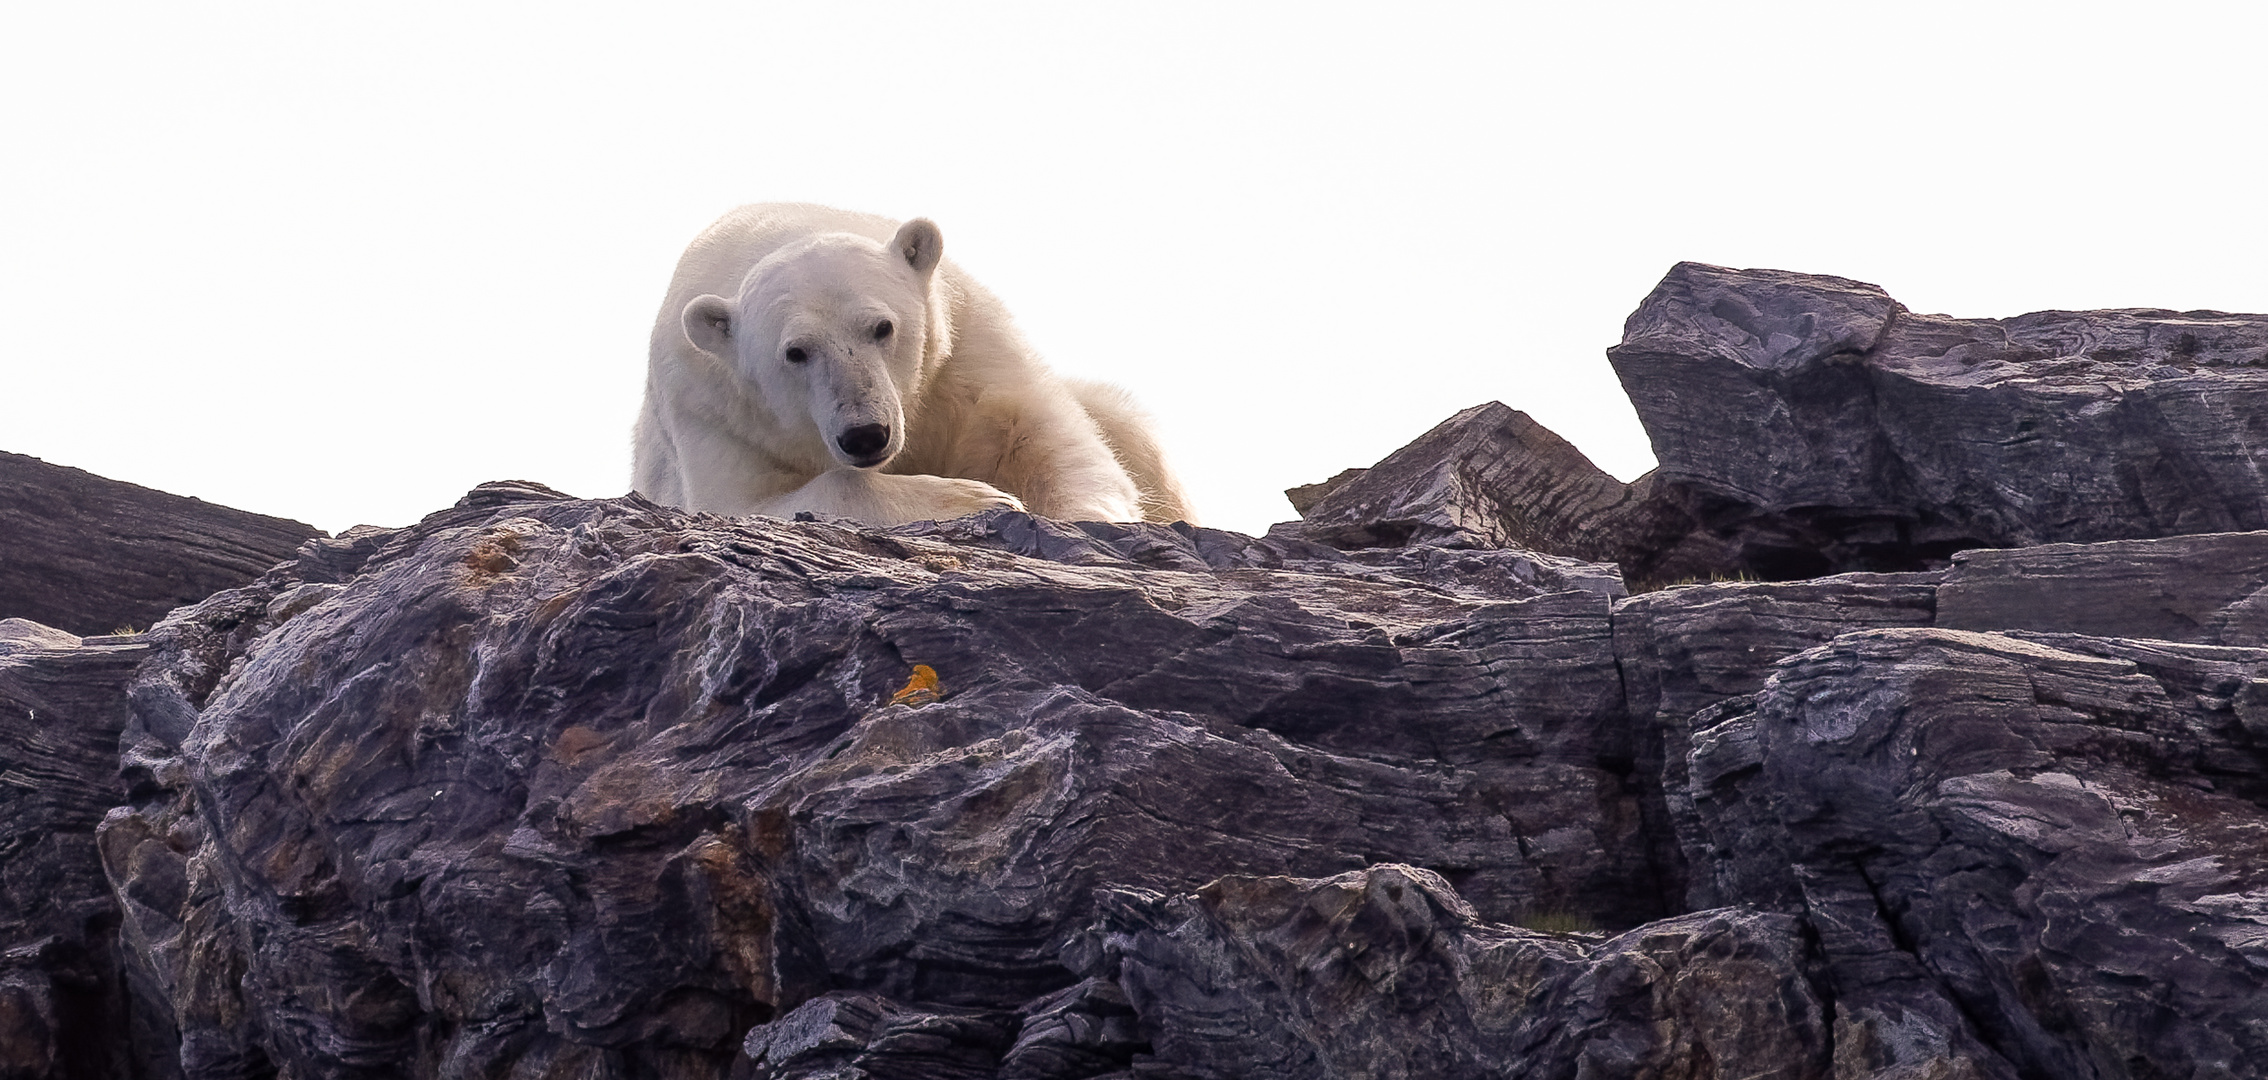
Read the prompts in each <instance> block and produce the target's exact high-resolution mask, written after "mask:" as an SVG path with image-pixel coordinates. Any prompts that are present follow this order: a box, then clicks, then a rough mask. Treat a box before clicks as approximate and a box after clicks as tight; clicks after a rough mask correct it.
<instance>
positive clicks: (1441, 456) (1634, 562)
mask: <svg viewBox="0 0 2268 1080" xmlns="http://www.w3.org/2000/svg"><path fill="white" fill-rule="evenodd" d="M1285 494H1286V495H1287V496H1290V497H1291V499H1292V503H1293V505H1294V506H1295V507H1296V508H1297V509H1298V510H1299V513H1300V515H1301V518H1302V520H1300V521H1298V522H1288V523H1285V524H1282V525H1278V526H1276V527H1275V528H1274V529H1272V530H1270V532H1269V536H1270V538H1271V539H1277V538H1281V539H1291V538H1298V539H1304V540H1311V541H1317V542H1320V543H1324V544H1329V545H1332V546H1335V547H1341V548H1350V549H1360V548H1376V547H1386V548H1395V547H1402V546H1405V545H1413V544H1426V545H1446V546H1454V547H1487V548H1515V549H1520V550H1526V551H1537V552H1550V553H1552V554H1554V555H1560V556H1566V557H1570V558H1575V559H1582V560H1586V561H1589V562H1594V563H1617V564H1620V565H1621V567H1622V570H1623V574H1624V575H1625V576H1626V577H1627V578H1629V579H1630V580H1631V581H1633V582H1636V583H1639V584H1640V585H1641V587H1653V586H1656V585H1659V584H1662V583H1665V582H1669V581H1675V580H1680V579H1690V578H1694V577H1702V576H1707V575H1709V574H1712V573H1720V572H1725V571H1727V570H1728V569H1729V568H1731V567H1732V566H1733V561H1732V555H1731V553H1730V551H1729V550H1727V549H1726V548H1725V547H1724V546H1723V545H1722V544H1721V543H1719V542H1718V541H1717V540H1716V539H1715V538H1713V537H1710V536H1708V535H1706V534H1704V533H1701V532H1700V531H1699V530H1698V528H1697V526H1696V523H1695V522H1694V520H1693V518H1692V517H1691V516H1690V515H1689V514H1688V513H1686V512H1685V511H1684V510H1683V509H1682V508H1681V507H1680V506H1678V505H1677V504H1676V503H1675V502H1674V501H1671V500H1665V499H1662V498H1659V497H1656V496H1655V494H1654V481H1653V478H1652V476H1651V475H1649V476H1647V477H1642V478H1640V479H1639V480H1638V481H1637V482H1636V483H1633V484H1625V483H1623V482H1622V481H1620V480H1617V479H1615V478H1614V477H1613V476H1610V475H1608V474H1607V473H1606V472H1604V471H1602V470H1600V469H1599V468H1598V467H1597V466H1595V465H1593V464H1591V461H1590V459H1589V458H1586V457H1584V456H1583V454H1582V452H1581V451H1579V450H1577V449H1575V447H1574V446H1573V445H1571V444H1570V443H1568V442H1567V440H1565V439H1562V438H1560V437H1559V436H1557V435H1555V434H1553V433H1552V432H1551V430H1550V429H1548V428H1546V427H1544V426H1543V425H1541V424H1538V423H1536V422H1535V421H1534V420H1533V419H1531V418H1530V417H1529V416H1528V414H1526V413H1523V412H1520V411H1519V410H1517V409H1511V408H1507V407H1505V406H1504V405H1502V404H1499V403H1497V402H1490V403H1488V404H1486V405H1478V406H1475V407H1473V408H1470V409H1466V410H1465V411H1463V412H1461V413H1458V414H1457V415H1455V416H1452V417H1450V418H1449V419H1447V420H1444V421H1442V422H1441V423H1440V424H1438V425H1436V426H1435V427H1434V429H1433V430H1431V431H1429V432H1426V433H1425V434H1424V435H1422V436H1419V437H1418V439H1417V440H1416V441H1414V442H1412V443H1410V444H1409V445H1408V446H1405V447H1403V448H1401V449H1400V450H1397V451H1395V452H1394V453H1393V454H1391V455H1388V456H1387V458H1386V459H1385V460H1383V461H1380V462H1379V463H1378V464H1376V465H1373V466H1371V467H1369V468H1367V469H1350V470H1348V471H1346V472H1343V473H1340V474H1339V475H1337V476H1334V477H1332V478H1331V479H1330V480H1328V481H1326V482H1324V483H1322V484H1311V485H1308V486H1307V487H1303V488H1294V489H1292V490H1291V491H1289V492H1286V493H1285Z"/></svg>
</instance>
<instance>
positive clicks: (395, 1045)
mask: <svg viewBox="0 0 2268 1080" xmlns="http://www.w3.org/2000/svg"><path fill="white" fill-rule="evenodd" d="M2176 325H2189V326H2191V327H2193V329H2191V330H2189V331H2181V332H2177V331H2175V330H2172V329H2169V327H2173V326H2176ZM2041 327H2054V328H2057V329H2055V330H2054V331H2053V333H2050V331H2048V330H2042V329H2040V328H2041ZM2196 327H2204V328H2205V329H2195V328H2196ZM2184 332H2186V333H2190V334H2192V335H2193V336H2192V339H2191V341H2192V344H2190V345H2184V344H2183V338H2182V337H2181V336H2180V334H2181V333H2184ZM2054 334H2065V335H2066V336H2069V337H2070V338H2071V340H2072V341H2073V342H2075V343H2076V344H2074V345H2073V346H2071V348H2072V349H2078V350H2079V351H2077V352H2073V351H2071V350H2070V349H2063V350H2062V351H2057V350H2056V349H2049V348H2048V347H2047V346H2045V345H2040V344H2038V343H2039V342H2041V341H2046V340H2049V339H2050V338H2052V337H2053V335H2054ZM1963 335H1966V336H1963ZM2248 335H2251V336H2248ZM2054 340H2059V341H2060V340H2062V339H2060V338H2055V339H2054ZM2254 341H2268V319H2261V318H2254V317H2238V316H2223V315H2211V314H2199V313H2191V314H2188V315H2178V316H2177V315H2172V314H2169V313H2162V312H2107V313H2082V314H2058V315H2054V316H2026V317H2024V318H2022V319H2016V320H2008V321H2006V322H2005V323H1983V322H1961V321H1955V320H1944V319H1937V318H1935V317H1929V316H1916V315H1913V314H1912V313H1909V312H1905V311H1904V310H1903V309H1902V308H1899V307H1898V306H1897V305H1896V304H1895V303H1894V302H1891V301H1889V300H1888V299H1887V298H1886V297H1882V296H1881V294H1880V292H1879V290H1873V289H1872V288H1871V287H1870V286H1860V285H1858V284H1856V283H1852V282H1845V281H1841V280H1840V279H1821V278H1800V277H1797V276H1795V275H1787V274H1777V273H1768V272H1733V271H1724V270H1718V269H1715V268H1709V267H1698V266H1691V265H1687V266H1680V267H1679V268H1677V269H1676V270H1674V271H1673V272H1672V274H1671V276H1670V278H1669V279H1668V280H1666V281H1665V282H1664V284H1663V286H1662V288H1661V289H1659V290H1657V291H1656V293H1655V294H1654V296H1652V297H1650V298H1648V300H1647V302H1646V305H1645V306H1644V307H1642V308H1641V309H1640V311H1639V312H1638V314H1637V315H1634V316H1633V318H1632V322H1631V333H1630V336H1629V337H1628V338H1627V339H1626V340H1625V342H1624V344H1623V345H1622V346H1620V347H1619V348H1618V349H1617V350H1615V352H1614V357H1615V360H1616V363H1617V365H1618V370H1620V371H1621V372H1622V373H1623V375H1624V378H1625V382H1626V385H1628V386H1629V387H1630V389H1631V392H1632V395H1633V399H1634V400H1636V401H1638V402H1639V406H1640V408H1639V411H1640V414H1641V416H1642V417H1646V418H1647V419H1648V422H1649V425H1650V430H1653V431H1654V432H1655V437H1656V441H1657V447H1658V449H1659V450H1660V453H1661V457H1662V461H1663V467H1662V469H1661V470H1660V471H1659V472H1657V473H1656V474H1654V475H1652V476H1650V477H1648V478H1645V479H1643V480H1641V481H1640V482H1638V483H1636V484H1622V483H1620V482H1619V481H1616V480H1614V479H1613V478H1612V477H1607V476H1605V475H1604V474H1602V473H1599V472H1598V470H1596V469H1594V468H1591V467H1590V466H1589V463H1588V462H1585V461H1583V460H1582V457H1581V455H1580V454H1579V453H1576V452H1575V451H1574V450H1573V448H1572V447H1569V446H1568V445H1567V444H1566V443H1564V442H1563V441H1561V440H1559V439H1558V438H1557V437H1556V436H1553V435H1551V433H1550V432H1548V431H1546V430H1544V429H1542V428H1541V427H1539V426H1537V425H1535V424H1534V422H1533V421H1532V420H1529V419H1528V418H1527V417H1525V416H1523V415H1521V414H1519V413H1517V412H1514V411H1513V410H1510V409H1506V408H1504V407H1503V406H1484V407H1481V408H1478V409H1474V410H1469V411H1467V412H1466V413H1463V414H1460V415H1459V416H1458V417H1455V418H1452V419H1451V420H1450V421H1448V422H1446V423H1445V424H1444V425H1443V426H1442V427H1441V428H1439V429H1436V430H1435V431H1434V432H1432V433H1429V434H1428V435H1426V436H1425V437H1423V438H1421V439H1420V440H1419V441H1418V442H1416V443H1413V444H1412V445H1411V446H1410V447H1408V448H1405V449H1404V450H1403V451H1400V452H1398V453H1397V454H1395V455H1393V456H1391V457H1389V458H1388V459H1386V460H1385V461H1383V462H1380V463H1378V464H1377V465H1375V466H1372V467H1370V468H1369V469H1367V470H1363V471H1359V472H1353V473H1350V474H1343V475H1342V476H1341V477H1337V478H1334V479H1333V480H1332V481H1330V482H1326V483H1325V484H1321V485H1315V486H1312V487H1311V488H1310V489H1307V490H1305V491H1303V492H1302V493H1301V495H1300V496H1299V498H1300V501H1301V502H1303V503H1304V504H1305V507H1304V515H1305V516H1304V518H1303V520H1301V521H1299V522H1293V523H1287V524H1286V525H1283V526H1279V527H1278V528H1277V529H1276V530H1274V531H1273V532H1272V533H1271V534H1270V535H1269V536H1266V537H1260V538H1253V537H1246V536H1239V535H1236V534H1232V533H1226V532H1219V531H1214V530H1206V529H1196V528H1189V527H1185V526H1176V527H1171V528H1167V527H1160V526H1148V525H1099V524H1093V523H1064V522H1054V521H1048V520H1044V519H1037V518H1033V517H1030V516H1027V515H1023V514H1018V513H1011V512H996V513H993V514H989V515H985V516H980V517H976V518H969V519H963V520H961V521H955V522H946V523H940V524H934V525H917V526H911V527H907V528H902V529H895V530H873V529H863V528H857V527H851V526H847V525H844V524H840V523H832V522H824V521H797V522H785V521H771V520H764V519H752V520H746V521H733V520H724V519H719V518H715V517H709V516H704V515H693V514H686V513H682V512H679V511H676V510H672V509H668V508H665V507H660V506H656V505H653V504H651V503H648V502H645V501H644V500H641V499H638V498H635V497H626V498H622V499H608V500H577V499H571V498H567V497H565V496H561V495H559V494H557V493H555V492H551V491H549V490H547V489H544V488H542V487H540V486H537V485H532V484H521V483H508V484H492V485H487V486H484V487H482V488H480V489H476V490H475V491H474V492H473V493H471V494H470V495H468V496H467V497H466V498H465V499H464V500H463V501H461V502H459V503H458V504H457V505H456V506H454V507H452V508H449V509H447V510H443V511H440V512H438V513H435V514H433V515H431V516H429V517H428V518H426V519H425V520H424V521H422V522H419V523H418V524H416V525H414V526H410V527H408V528H403V529H358V530H355V531H352V532H350V533H347V534H345V535H342V536H339V537H335V538H323V537H317V538H314V539H311V540H308V541H307V542H306V543H304V544H302V545H300V546H299V547H298V549H297V550H296V552H294V553H293V557H292V558H291V559H289V560H288V561H284V562H282V563H280V564H279V565H276V566H274V567H273V568H272V569H267V570H265V571H264V572H260V573H258V574H257V575H256V576H255V575H251V574H247V575H245V576H244V577H243V578H240V579H239V580H238V581H236V582H234V583H231V585H232V587H229V588H225V589H222V590H221V591H218V592H215V593H213V594H212V595H210V596H209V597H205V598H203V599H202V600H200V601H199V602H197V603H195V604H193V605H190V606H187V607H183V608H180V609H178V610H176V611H174V612H173V613H172V614H171V615H170V616H168V617H166V618H165V619H164V620H163V621H161V622H159V623H158V624H157V625H156V626H154V627H152V628H151V629H150V630H149V631H148V632H147V633H145V634H138V635H132V636H127V637H98V638H80V637H77V636H75V635H72V634H68V633H62V632H58V631H54V630H50V629H46V628H44V627H40V626H38V625H36V624H32V623H28V622H21V621H18V622H13V623H0V775H4V777H5V779H6V785H5V786H4V787H0V790H5V791H6V792H7V793H8V795H7V798H8V799H9V800H10V802H9V805H8V807H7V808H6V812H5V813H4V814H0V888H4V889H5V890H6V891H5V897H6V900H7V908H6V910H5V912H4V913H0V916H4V917H5V919H6V921H4V922H0V948H4V949H5V952H4V953H0V965H4V966H0V1075H6V1076H11V1077H13V1076H23V1077H129V1076H135V1077H195V1078H224V1077H225V1078H238V1077H242V1078H251V1077H267V1076H283V1077H394V1076H418V1077H513V1078H539V1077H541V1078H551V1077H559V1078H566V1077H622V1078H630V1077H671V1078H675V1077H688V1078H690V1077H737V1078H775V1077H777V1078H787V1077H798V1078H810V1080H818V1078H830V1080H849V1078H857V1077H873V1078H894V1077H942V1078H950V1077H981V1078H1022V1080H1074V1078H1113V1080H1126V1078H1132V1077H1156V1078H1176V1077H1179V1078H1199V1077H1223V1078H1227V1077H1235V1078H1273V1077H1281V1078H1309V1077H1348V1078H1355V1077H1363V1078H1369V1077H1413V1078H1414V1077H1462V1076H1474V1077H1479V1076H1533V1077H1787V1078H1798V1077H1804V1078H1809V1077H1820V1078H1826V1077H1836V1078H1861V1077H1868V1078H1881V1080H1891V1078H1898V1080H1905V1078H1924V1077H1933V1078H1952V1077H1980V1078H1981V1077H1991V1078H2009V1080H2015V1078H2035V1077H2138V1078H2139V1077H2166V1076H2184V1077H2210V1076H2229V1077H2236V1076H2260V1075H2264V1074H2268V992H2264V991H2268V532H2246V531H2240V530H2242V529H2245V528H2257V527H2259V526H2260V525H2262V524H2268V522H2262V521H2261V519H2260V515H2261V514H2262V513H2263V512H2268V507H2264V506H2263V499H2264V497H2268V496H2264V495H2263V493H2262V492H2260V491H2259V490H2257V489H2255V488H2249V487H2246V486H2245V484H2244V478H2245V476H2247V475H2251V476H2254V477H2257V475H2258V467H2259V466H2261V465H2263V464H2268V462H2263V461H2262V458H2263V457H2268V439H2261V438H2257V437H2255V436H2256V435H2258V434H2260V433H2258V432H2255V431H2254V430H2253V428H2251V427H2248V426H2247V425H2250V424H2257V423H2258V417H2259V415H2261V414H2260V413H2259V412H2258V411H2256V410H2253V411H2248V410H2247V408H2246V407H2244V406H2243V405H2242V400H2243V397H2242V396H2243V395H2245V394H2256V393H2258V392H2259V387H2260V386H2262V385H2268V383H2264V382H2255V381H2254V380H2255V379H2268V372H2263V371H2256V370H2255V369H2254V368H2253V367H2251V366H2249V365H2251V362H2252V360H2253V359H2254V357H2253V356H2252V355H2251V354H2247V353H2245V352H2244V350H2245V349H2249V348H2252V347H2253V346H2252V345H2251V344H2250V343H2251V342H2254ZM1915 342H1920V343H1921V344H1918V345H1917V344H1914V343H1915ZM2011 342H2014V343H2016V344H2010V343H2011ZM2026 343H2029V344H2026ZM2090 343H2091V344H2090ZM2105 343H2109V344H2105ZM2018 346H2021V348H2019V347H2018ZM2059 348H2060V347H2059ZM2090 348H2091V349H2093V351H2091V352H2089V351H2087V350H2088V349H2090ZM2027 349H2028V350H2031V351H2030V352H2026V351H2025V350H2027ZM1931 350H1935V351H1934V352H1933V351H1931ZM1995 350H1997V351H1995ZM2185 350H2186V351H2185ZM2034 353H2041V354H2043V355H2034ZM2047 353H2053V355H2044V354H2047ZM1968 357H1978V358H1979V359H1977V361H1976V362H1975V363H1974V364H1970V363H1968V362H1967V360H1966V358H1968ZM2183 357H2187V358H2188V360H2189V362H2188V363H2187V364H2186V366H2185V364H2184V363H2183V362H2182V358H2183ZM1948 358H1950V359H1948ZM2082 361H2083V362H2084V364H2089V365H2094V366H2093V367H2086V368H2085V369H2084V371H2082V367H2081V364H2082ZM2089 378H2091V379H2093V380H2094V382H2092V383H2088V382H2086V380H2087V379H2089ZM2176 384H2179V385H2176ZM1931 394H1934V395H1937V397H1936V398H1929V395H1931ZM1707 395H1715V397H1713V398H1708V400H1710V401H1715V402H1717V403H1718V405H1715V406H1711V405H1708V404H1706V403H1703V399H1704V398H1705V397H1706V396H1707ZM1901 395H1904V396H1903V397H1902V396H1901ZM2058 395H2061V396H2060V397H2059V396H2058ZM1925 398H1928V399H1929V400H1930V401H1934V402H1936V404H1930V405H1926V407H1925V406H1924V405H1917V404H1914V403H1913V402H1915V401H1920V400H1922V399H1925ZM1664 399H1669V400H1664ZM2080 399H2084V400H2083V401H2082V400H2080ZM1901 401H1903V402H1905V404H1899V402H1901ZM2072 402H2078V403H2077V404H2073V405H2071V408H2072V409H2073V410H2075V411H2074V412H2073V413H2072V415H2069V416H2066V415H2064V413H2063V409H2064V406H2065V405H2066V404H2071V403H2072ZM1956 406H1958V409H1957V408H1956ZM1710 408H1721V409H1722V410H1725V411H1724V412H1722V413H1721V414H1720V418H1719V422H1717V423H1715V424H1714V425H1713V426H1711V427H1709V428H1708V429H1707V430H1704V429H1703V427H1702V426H1701V425H1698V424H1695V423H1691V422H1688V421H1681V420H1677V419H1676V418H1675V416H1674V415H1672V414H1676V415H1702V414H1705V413H1706V412H1707V411H1708V410H1709V409H1710ZM1814 408H1816V409H1817V410H1818V411H1815V412H1808V413H1807V412H1804V411H1803V410H1806V409H1814ZM1680 410H1683V412H1680ZM1734 410H1747V411H1734ZM1962 410H1965V411H1962ZM1994 410H1998V411H1997V412H1995V411H1994ZM2026 410H2030V411H2029V412H2027V411H2026ZM2089 410H2092V411H2089ZM2216 410H2218V411H2216ZM2080 414H2085V415H2080ZM1996 416H1998V417H2003V418H2004V419H2006V418H2013V419H2006V423H2007V424H2008V425H2016V424H2021V423H2023V422H2024V419H2025V418H2026V417H2031V418H2032V419H2033V420H2034V421H2035V422H2034V426H2033V428H2032V429H2031V430H2033V431H2039V432H2041V433H2040V434H2039V435H2038V437H2037V438H2034V439H2029V440H2023V441H2020V442H2018V443H2015V444H2008V443H2007V442H2006V440H2005V439H2004V438H2003V436H2004V435H2005V434H2007V432H2005V431H2002V430H2001V429H1998V428H1991V427H1990V424H1992V423H1999V422H2001V421H1999V420H1993V419H1992V417H1996ZM1727 417H1737V418H1745V419H1747V420H1748V421H1751V422H1750V423H1746V424H1743V423H1739V422H1726V421H1725V418H1727ZM1956 417H1968V420H1966V421H1963V423H1969V424H1973V425H1978V426H1976V427H1974V429H1973V430H1972V429H1970V428H1962V427H1960V426H1958V425H1955V426H1950V427H1949V426H1947V425H1949V424H1953V421H1954V418H1956ZM2214 417H2221V418H2222V419H2223V420H2224V421H2225V422H2220V423H2218V426H2216V423H2217V422H2216V421H2215V420H2214V419H2213V418H2214ZM1680 425H1683V426H1680ZM1933 425H1934V426H1933ZM2042 425H2045V427H2043V426H2042ZM2120 425H2125V426H2124V427H2121V426H2120ZM2009 430H2011V431H2012V430H2013V427H2010V428H2009ZM1963 431H1969V432H1970V434H1968V435H1962V434H1961V432H1963ZM1946 438H1952V439H1956V441H1960V440H1966V441H1965V442H1964V443H1963V444H1962V445H1952V446H1948V445H1940V444H1939V443H1938V442H1936V441H1933V440H1939V439H1946ZM1788 439H1794V440H1795V442H1792V443H1790V442H1786V441H1785V440H1788ZM2090 440H2092V441H2090ZM1971 444H1973V445H1971ZM2256 447H2257V448H2259V449H2255V448H2256ZM2247 463H2249V467H2250V468H2252V469H2253V471H2252V472H2251V473H2249V474H2248V473H2246V468H2247V467H2248V465H2247ZM2019 468H2022V469H2029V470H2033V471H2031V472H2028V473H2018V472H2015V471H2014V470H2017V469H2019ZM2185 469H2186V470H2189V471H2186V472H2185V471H2183V470H2185ZM1741 470H1747V471H1745V472H1743V471H1741ZM1965 470H1968V471H1974V470H1984V473H1982V474H1979V475H1968V477H1967V479H1962V478H1961V477H1962V476H1963V475H1964V471H1965ZM1941 481H1942V482H1941ZM1869 484H1872V485H1873V486H1872V487H1868V486H1867V485H1869ZM1963 485H1968V486H1966V487H1964V486H1963ZM1972 488H1991V489H1993V490H1994V491H1995V492H1997V493H1998V494H1997V495H1996V496H1994V498H1997V499H1998V501H1990V500H1987V499H1985V498H1984V497H1983V496H1972V495H1971V494H1970V491H1971V489H1972ZM2121 500H2124V501H2123V502H2122V501H2121ZM2122 508H2123V509H2122ZM2122 514H2123V515H2124V516H2123V517H2122V516H2119V515H2122ZM6 542H7V541H6V540H0V543H6ZM1812 570H1840V571H1844V572H1841V573H1836V574H1833V575H1830V576H1813V577H1805V576H1803V575H1804V574H1806V573H1809V572H1810V571H1812ZM1625 571H1628V572H1629V573H1630V579H1631V580H1635V581H1638V583H1639V584H1640V585H1641V586H1642V587H1643V586H1652V585H1658V584H1660V583H1661V581H1662V580H1663V579H1665V578H1670V577H1675V576H1695V577H1702V578H1710V577H1720V578H1731V580H1717V581H1703V582H1701V583H1697V584H1687V585H1678V586H1673V587H1667V588H1641V591H1638V592H1637V593H1636V594H1632V593H1631V591H1630V590H1629V589H1628V588H1627V587H1626V583H1625V582H1626V579H1625V577H1624V572H1625ZM1744 577H1745V578H1749V579H1761V578H1774V579H1785V580H1743V579H1742V578H1744ZM4 614H13V613H12V612H6V611H0V615H4Z"/></svg>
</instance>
